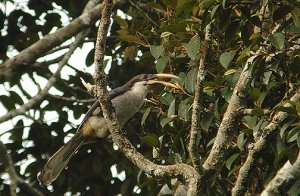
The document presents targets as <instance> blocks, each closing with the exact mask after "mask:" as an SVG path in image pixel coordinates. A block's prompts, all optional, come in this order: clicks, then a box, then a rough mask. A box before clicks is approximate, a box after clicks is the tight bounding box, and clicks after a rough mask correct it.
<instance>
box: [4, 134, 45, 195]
mask: <svg viewBox="0 0 300 196" xmlns="http://www.w3.org/2000/svg"><path fill="white" fill-rule="evenodd" d="M0 158H1V161H0V162H2V164H3V165H4V167H5V168H6V171H7V173H8V175H9V178H10V186H9V187H10V195H11V196H16V195H17V193H16V189H17V186H19V187H20V188H21V189H23V190H26V192H27V193H30V194H31V195H37V196H42V195H44V194H43V193H42V192H40V191H39V190H37V189H36V188H34V187H33V186H31V185H30V184H28V183H26V182H25V181H24V179H23V178H21V177H20V176H19V175H18V174H17V172H16V170H15V167H14V165H13V160H12V158H11V156H10V154H8V152H7V149H6V146H5V145H4V144H3V143H2V141H1V140H0Z"/></svg>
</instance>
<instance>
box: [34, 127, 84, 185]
mask: <svg viewBox="0 0 300 196" xmlns="http://www.w3.org/2000/svg"><path fill="white" fill-rule="evenodd" d="M85 139H86V138H85V137H83V136H82V134H81V133H78V132H77V133H76V134H75V135H74V137H73V138H72V139H71V140H69V141H68V142H67V143H66V144H65V145H64V146H63V147H61V148H60V149H59V150H58V151H57V152H56V153H55V154H54V155H53V156H52V157H51V158H50V159H49V160H48V162H47V163H46V165H45V166H44V168H43V170H42V171H41V173H39V175H38V180H39V181H40V184H41V185H42V186H48V185H49V184H51V183H52V182H53V181H54V180H55V179H56V178H57V177H58V176H59V174H60V172H61V171H62V170H63V169H64V167H65V166H66V165H67V163H68V162H69V160H70V159H71V158H72V157H73V155H74V154H75V152H76V151H77V150H78V149H79V148H80V147H81V146H82V145H83V144H84V141H85Z"/></svg>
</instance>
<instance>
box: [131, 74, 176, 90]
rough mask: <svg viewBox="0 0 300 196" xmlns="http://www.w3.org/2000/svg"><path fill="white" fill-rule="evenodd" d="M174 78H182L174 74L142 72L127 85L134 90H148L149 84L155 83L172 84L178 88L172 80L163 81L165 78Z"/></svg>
mask: <svg viewBox="0 0 300 196" xmlns="http://www.w3.org/2000/svg"><path fill="white" fill-rule="evenodd" d="M168 78H171V79H172V78H173V79H175V80H180V78H179V77H178V76H175V75H172V74H140V75H137V76H135V77H133V78H132V79H131V80H130V81H129V82H128V83H127V84H126V85H127V86H128V87H130V88H131V89H132V90H137V91H141V90H143V91H148V88H149V86H152V85H155V84H162V85H164V86H171V87H173V88H178V87H177V86H176V85H174V84H173V83H170V82H166V81H163V80H164V79H168Z"/></svg>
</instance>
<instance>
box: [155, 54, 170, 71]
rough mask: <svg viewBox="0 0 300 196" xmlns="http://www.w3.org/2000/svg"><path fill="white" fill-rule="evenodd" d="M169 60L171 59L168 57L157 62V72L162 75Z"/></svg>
mask: <svg viewBox="0 0 300 196" xmlns="http://www.w3.org/2000/svg"><path fill="white" fill-rule="evenodd" d="M169 60H170V58H169V57H167V56H165V57H161V58H159V59H158V60H157V62H156V71H157V72H158V73H162V72H163V71H164V70H165V68H166V66H167V64H168V62H169Z"/></svg>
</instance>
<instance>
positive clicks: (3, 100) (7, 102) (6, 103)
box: [0, 95, 16, 110]
mask: <svg viewBox="0 0 300 196" xmlns="http://www.w3.org/2000/svg"><path fill="white" fill-rule="evenodd" d="M0 102H1V103H2V104H3V106H4V107H5V108H6V109H7V110H12V109H16V106H15V104H14V102H13V101H12V100H11V98H10V97H8V96H6V95H1V96H0Z"/></svg>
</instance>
